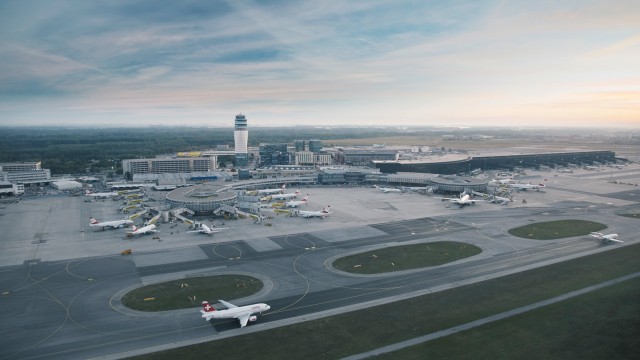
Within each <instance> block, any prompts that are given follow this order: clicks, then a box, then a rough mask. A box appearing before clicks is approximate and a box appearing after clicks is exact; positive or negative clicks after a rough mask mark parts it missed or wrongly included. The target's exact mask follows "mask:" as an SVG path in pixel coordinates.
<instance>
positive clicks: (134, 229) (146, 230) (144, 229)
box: [127, 224, 158, 236]
mask: <svg viewBox="0 0 640 360" xmlns="http://www.w3.org/2000/svg"><path fill="white" fill-rule="evenodd" d="M131 230H132V231H131V232H128V233H127V235H128V236H134V235H146V234H152V233H155V232H158V230H156V225H155V224H150V225H147V226H143V227H141V228H140V229H138V228H137V227H136V226H135V225H133V226H132V227H131Z"/></svg>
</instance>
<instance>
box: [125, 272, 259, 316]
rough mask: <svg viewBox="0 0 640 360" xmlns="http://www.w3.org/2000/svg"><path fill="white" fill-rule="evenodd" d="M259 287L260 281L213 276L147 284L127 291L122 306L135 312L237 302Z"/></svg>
mask: <svg viewBox="0 0 640 360" xmlns="http://www.w3.org/2000/svg"><path fill="white" fill-rule="evenodd" d="M262 287H263V283H262V281H260V280H258V279H256V278H254V277H251V276H246V275H215V276H203V277H194V278H185V279H178V280H172V281H166V282H162V283H157V284H151V285H147V286H143V287H139V288H137V289H134V290H131V291H129V292H128V293H126V294H125V295H124V296H123V297H122V304H123V305H124V306H126V307H128V308H130V309H133V310H138V311H166V310H177V309H188V308H192V307H194V306H198V305H200V304H201V303H202V301H203V300H208V301H210V302H211V303H215V302H217V301H218V299H223V300H226V299H238V298H242V297H246V296H250V295H253V294H255V293H257V292H258V291H260V290H261V289H262Z"/></svg>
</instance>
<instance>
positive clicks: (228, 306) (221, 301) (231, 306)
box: [218, 300, 249, 325]
mask: <svg viewBox="0 0 640 360" xmlns="http://www.w3.org/2000/svg"><path fill="white" fill-rule="evenodd" d="M218 301H220V304H222V305H224V306H226V307H227V309H233V308H237V306H235V305H233V304H232V303H230V302H226V301H224V300H218ZM248 318H249V315H247V319H248ZM245 325H246V324H245Z"/></svg>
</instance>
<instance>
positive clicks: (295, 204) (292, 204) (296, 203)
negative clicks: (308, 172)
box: [284, 194, 309, 208]
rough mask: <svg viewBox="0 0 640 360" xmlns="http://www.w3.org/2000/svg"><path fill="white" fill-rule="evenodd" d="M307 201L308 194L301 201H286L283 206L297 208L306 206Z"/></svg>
mask: <svg viewBox="0 0 640 360" xmlns="http://www.w3.org/2000/svg"><path fill="white" fill-rule="evenodd" d="M307 201H309V194H307V195H306V196H305V197H304V198H302V200H291V201H287V202H286V203H285V204H284V205H285V206H286V207H292V208H294V207H298V206H300V205H307Z"/></svg>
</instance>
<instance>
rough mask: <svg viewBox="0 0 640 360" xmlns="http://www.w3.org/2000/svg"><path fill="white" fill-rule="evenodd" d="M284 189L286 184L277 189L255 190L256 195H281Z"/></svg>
mask: <svg viewBox="0 0 640 360" xmlns="http://www.w3.org/2000/svg"><path fill="white" fill-rule="evenodd" d="M286 188H287V184H282V186H281V187H279V188H277V189H260V190H257V194H258V195H270V194H282V193H283V192H284V189H286Z"/></svg>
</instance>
